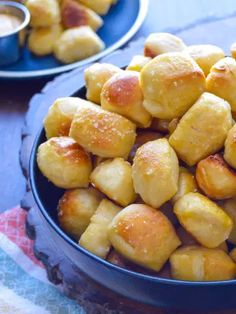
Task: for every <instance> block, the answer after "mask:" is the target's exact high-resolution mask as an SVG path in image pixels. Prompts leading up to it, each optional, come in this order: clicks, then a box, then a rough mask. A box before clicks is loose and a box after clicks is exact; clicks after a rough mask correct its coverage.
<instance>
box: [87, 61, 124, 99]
mask: <svg viewBox="0 0 236 314" xmlns="http://www.w3.org/2000/svg"><path fill="white" fill-rule="evenodd" d="M120 71H122V70H121V69H120V68H118V67H116V66H115V65H113V64H109V63H94V64H92V65H90V66H89V67H88V68H87V69H86V70H85V71H84V76H85V84H86V88H87V93H86V98H87V99H88V100H90V101H92V102H95V103H97V104H100V103H101V91H102V88H103V85H104V84H105V83H106V82H107V81H108V80H109V79H110V78H111V77H112V76H113V75H114V74H116V73H118V72H120Z"/></svg>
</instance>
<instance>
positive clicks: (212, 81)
mask: <svg viewBox="0 0 236 314" xmlns="http://www.w3.org/2000/svg"><path fill="white" fill-rule="evenodd" d="M206 88H207V90H208V91H209V92H210V93H212V94H215V95H217V96H219V97H221V98H223V99H225V100H227V101H228V102H229V104H230V106H231V108H232V111H233V113H236V61H235V59H233V58H230V57H227V58H224V59H221V60H219V61H218V62H217V63H216V64H215V65H213V67H212V68H211V71H210V73H209V75H208V76H207V79H206Z"/></svg>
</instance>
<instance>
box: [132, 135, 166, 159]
mask: <svg viewBox="0 0 236 314" xmlns="http://www.w3.org/2000/svg"><path fill="white" fill-rule="evenodd" d="M162 137H163V135H162V134H160V133H157V132H154V131H148V130H139V131H137V136H136V141H135V143H134V146H133V147H132V150H131V151H130V154H129V160H130V161H131V162H133V159H134V156H135V154H136V151H137V149H138V148H139V147H140V146H142V145H143V144H145V143H147V142H150V141H154V140H158V139H159V138H162Z"/></svg>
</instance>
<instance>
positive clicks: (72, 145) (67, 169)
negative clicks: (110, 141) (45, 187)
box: [37, 137, 92, 189]
mask: <svg viewBox="0 0 236 314" xmlns="http://www.w3.org/2000/svg"><path fill="white" fill-rule="evenodd" d="M37 162H38V167H39V169H40V170H41V172H42V173H43V175H44V176H45V177H47V178H48V180H49V181H51V182H52V183H53V184H55V185H56V186H58V187H60V188H64V189H72V188H79V187H87V186H88V184H89V176H90V173H91V171H92V163H91V160H90V156H89V154H88V153H87V152H85V151H84V149H83V148H82V147H80V146H79V145H78V144H77V143H76V142H75V141H74V140H73V139H72V138H70V137H52V138H50V139H49V140H48V141H47V142H45V143H43V144H41V145H40V146H39V148H38V155H37Z"/></svg>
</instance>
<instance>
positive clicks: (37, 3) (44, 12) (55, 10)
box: [25, 0, 61, 27]
mask: <svg viewBox="0 0 236 314" xmlns="http://www.w3.org/2000/svg"><path fill="white" fill-rule="evenodd" d="M25 5H26V7H27V8H28V10H29V11H30V25H31V26H32V27H49V26H52V25H53V24H58V23H60V20H61V15H60V8H59V4H58V2H57V0H27V1H26V2H25Z"/></svg>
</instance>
